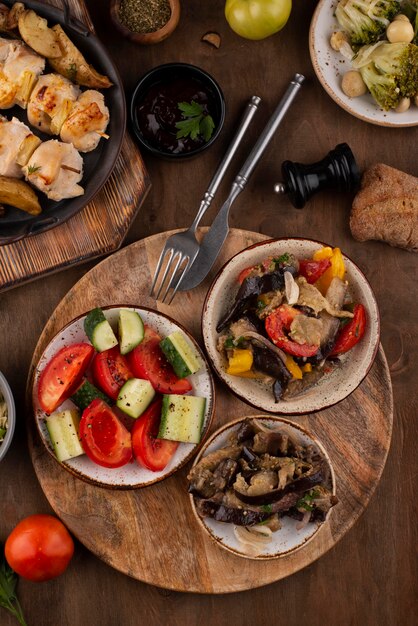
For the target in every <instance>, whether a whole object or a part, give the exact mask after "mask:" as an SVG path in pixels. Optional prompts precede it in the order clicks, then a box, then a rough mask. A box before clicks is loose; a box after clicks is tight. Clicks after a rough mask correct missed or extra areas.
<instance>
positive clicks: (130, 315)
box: [118, 309, 144, 354]
mask: <svg viewBox="0 0 418 626" xmlns="http://www.w3.org/2000/svg"><path fill="white" fill-rule="evenodd" d="M118 330H119V341H120V353H121V354H128V352H130V351H131V350H133V349H134V348H136V346H138V345H139V344H140V343H141V341H142V340H143V338H144V323H143V321H142V319H141V317H140V316H139V315H138V313H137V312H136V311H131V310H130V309H121V310H120V311H119V323H118Z"/></svg>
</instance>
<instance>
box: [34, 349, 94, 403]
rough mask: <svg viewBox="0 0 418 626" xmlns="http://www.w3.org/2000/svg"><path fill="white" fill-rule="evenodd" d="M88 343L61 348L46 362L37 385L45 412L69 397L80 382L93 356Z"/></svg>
mask: <svg viewBox="0 0 418 626" xmlns="http://www.w3.org/2000/svg"><path fill="white" fill-rule="evenodd" d="M93 353H94V348H93V346H91V345H90V344H89V343H75V344H73V345H72V346H65V347H64V348H61V350H60V351H59V352H57V354H55V355H54V356H53V357H52V359H51V360H50V361H49V363H47V365H46V367H45V368H44V370H43V372H42V374H41V376H40V378H39V385H38V400H39V404H40V405H41V407H42V408H43V410H44V411H45V412H46V413H52V411H55V409H56V408H57V407H58V406H59V405H60V404H62V402H64V400H66V399H67V398H69V397H70V395H71V393H72V391H73V390H74V389H75V387H77V385H78V384H79V383H80V381H81V379H82V377H83V374H84V372H85V371H86V369H87V367H88V364H89V363H90V360H91V358H92V356H93Z"/></svg>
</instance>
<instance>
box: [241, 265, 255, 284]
mask: <svg viewBox="0 0 418 626" xmlns="http://www.w3.org/2000/svg"><path fill="white" fill-rule="evenodd" d="M253 269H254V266H253V265H252V266H251V267H246V268H245V269H243V270H242V272H240V273H239V275H238V282H239V284H240V285H242V283H243V282H244V280H245V279H246V278H248V276H249V275H250V274H251V272H252V271H253Z"/></svg>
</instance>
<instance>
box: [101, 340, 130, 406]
mask: <svg viewBox="0 0 418 626" xmlns="http://www.w3.org/2000/svg"><path fill="white" fill-rule="evenodd" d="M92 372H93V378H94V382H95V383H96V385H97V386H98V387H100V389H101V390H102V391H104V393H105V394H106V395H108V396H109V398H112V400H117V397H118V395H119V391H120V389H121V387H123V385H124V384H125V383H126V381H127V380H129V379H130V378H133V377H134V375H133V374H132V372H131V370H130V369H129V365H128V361H127V360H126V358H125V357H124V356H123V355H122V354H121V353H120V350H119V346H115V347H114V348H111V349H110V350H105V351H104V352H100V353H99V354H96V356H95V357H94V359H93V364H92Z"/></svg>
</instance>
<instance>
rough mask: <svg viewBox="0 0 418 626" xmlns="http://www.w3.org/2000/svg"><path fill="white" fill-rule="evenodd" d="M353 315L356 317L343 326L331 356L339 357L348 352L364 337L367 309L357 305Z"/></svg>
mask: <svg viewBox="0 0 418 626" xmlns="http://www.w3.org/2000/svg"><path fill="white" fill-rule="evenodd" d="M353 314H354V317H352V318H351V320H350V321H349V322H348V324H346V325H345V326H343V328H342V329H341V331H340V332H339V334H338V335H337V339H336V340H335V344H334V347H333V349H332V352H331V353H330V355H329V356H338V355H339V354H344V352H348V351H349V350H351V348H353V347H354V346H355V345H356V344H357V343H358V342H359V341H360V339H361V338H362V337H363V335H364V331H365V330H366V324H367V315H366V309H365V308H364V306H363V305H362V304H356V306H355V307H354V311H353Z"/></svg>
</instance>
